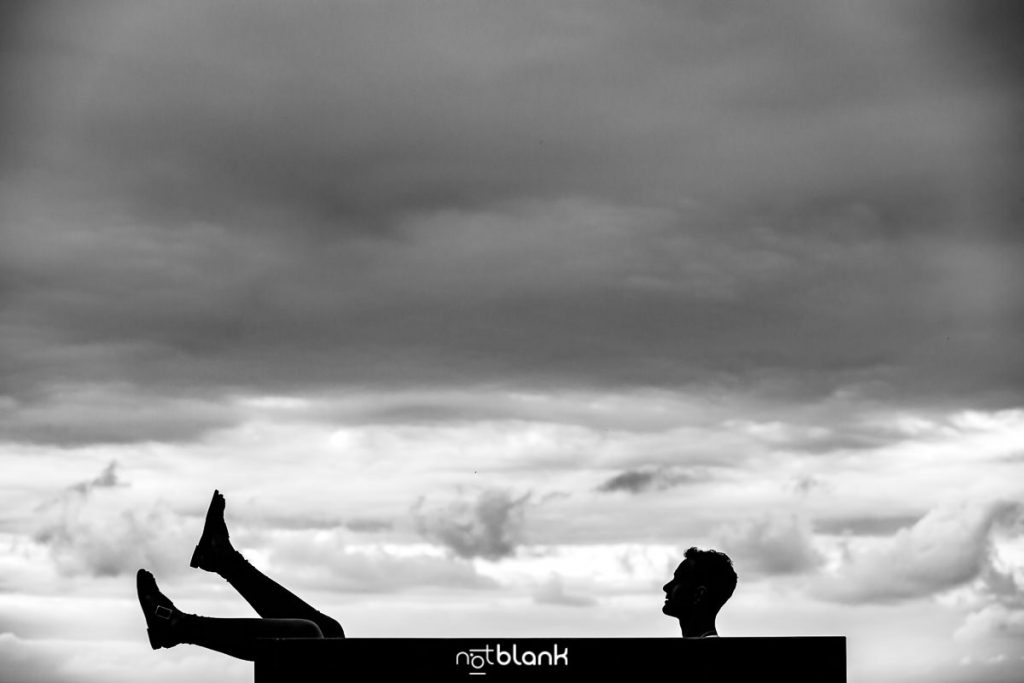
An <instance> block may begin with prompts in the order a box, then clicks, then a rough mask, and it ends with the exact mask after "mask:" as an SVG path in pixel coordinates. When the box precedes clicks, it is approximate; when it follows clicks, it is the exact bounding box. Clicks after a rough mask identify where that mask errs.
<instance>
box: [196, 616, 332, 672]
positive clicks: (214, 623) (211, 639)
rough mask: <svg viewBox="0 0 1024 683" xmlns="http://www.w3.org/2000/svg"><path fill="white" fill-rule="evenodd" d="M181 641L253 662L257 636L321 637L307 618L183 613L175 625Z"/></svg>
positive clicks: (321, 634) (315, 626)
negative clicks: (264, 617) (219, 616)
mask: <svg viewBox="0 0 1024 683" xmlns="http://www.w3.org/2000/svg"><path fill="white" fill-rule="evenodd" d="M176 632H177V634H178V638H179V640H180V641H181V642H182V643H189V644H192V645H199V646H202V647H205V648H208V649H210V650H216V651H217V652H222V653H224V654H226V655H230V656H232V657H237V658H239V659H245V660H248V661H250V662H251V661H255V659H256V654H257V652H258V651H259V649H260V643H259V640H260V639H261V638H323V637H324V636H323V632H321V630H320V627H319V626H317V625H316V623H314V622H313V621H310V620H308V619H218V618H215V617H199V616H195V615H191V614H188V615H183V619H182V621H181V623H180V624H178V625H177V626H176Z"/></svg>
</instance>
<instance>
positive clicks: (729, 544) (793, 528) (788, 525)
mask: <svg viewBox="0 0 1024 683" xmlns="http://www.w3.org/2000/svg"><path fill="white" fill-rule="evenodd" d="M713 536H714V537H715V538H716V539H718V540H719V541H720V547H719V548H717V549H718V550H721V551H722V552H724V553H726V554H727V555H729V556H730V557H731V558H732V560H733V564H734V565H735V567H736V571H737V574H738V575H739V576H740V577H741V578H742V577H743V576H744V575H745V573H746V572H751V573H753V574H755V575H756V574H767V575H782V574H800V573H804V572H808V571H812V570H814V569H816V568H817V567H819V566H820V565H821V564H822V563H823V562H824V556H823V555H822V554H821V552H820V551H819V550H818V549H817V548H816V547H815V543H814V535H813V533H812V532H811V527H810V524H808V522H807V521H806V520H805V519H802V518H800V517H798V516H797V515H785V514H771V515H768V516H767V517H765V518H762V519H752V520H746V521H742V522H736V523H733V524H730V525H727V526H724V527H722V528H720V529H718V530H717V532H715V533H713Z"/></svg>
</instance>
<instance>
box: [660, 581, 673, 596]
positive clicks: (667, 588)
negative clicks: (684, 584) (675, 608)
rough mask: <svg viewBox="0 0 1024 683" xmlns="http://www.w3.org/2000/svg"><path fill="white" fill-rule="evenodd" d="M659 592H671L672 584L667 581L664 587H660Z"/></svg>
mask: <svg viewBox="0 0 1024 683" xmlns="http://www.w3.org/2000/svg"><path fill="white" fill-rule="evenodd" d="M661 590H663V591H665V593H668V592H669V591H670V590H672V582H671V581H669V582H668V583H666V584H665V585H664V586H662V587H661Z"/></svg>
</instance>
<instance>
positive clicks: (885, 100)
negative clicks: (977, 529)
mask: <svg viewBox="0 0 1024 683" xmlns="http://www.w3.org/2000/svg"><path fill="white" fill-rule="evenodd" d="M39 7H40V9H36V10H32V11H28V10H25V11H23V12H22V14H23V15H24V16H23V17H21V18H20V19H19V21H18V22H16V23H17V27H16V28H13V29H9V34H10V35H11V36H12V37H11V38H10V39H7V37H6V35H7V34H5V49H4V52H3V69H4V73H5V74H11V75H12V78H13V80H12V81H11V82H12V83H14V85H12V86H10V87H12V88H22V89H23V91H19V92H21V94H23V95H24V97H18V98H16V99H15V100H12V101H11V102H14V103H5V104H4V105H3V112H2V118H0V125H2V126H3V129H4V130H3V133H4V138H5V139H17V141H18V144H17V149H18V153H17V154H12V155H5V159H4V161H3V162H0V179H2V180H3V183H2V185H0V200H2V204H3V207H4V208H3V210H2V213H0V221H2V227H3V237H2V239H3V249H2V250H0V304H2V311H3V313H2V316H0V332H2V335H0V354H2V355H3V357H4V365H5V368H11V369H10V370H5V376H4V382H3V385H0V392H2V393H3V394H4V395H6V396H8V397H9V401H8V402H7V403H5V404H4V405H5V407H7V408H9V409H8V410H6V415H5V425H7V426H6V427H5V429H4V431H5V434H7V435H13V437H12V436H8V437H7V438H17V439H22V440H41V441H49V442H54V441H56V442H59V443H73V442H95V441H109V440H112V441H123V440H132V439H137V438H145V435H146V433H147V432H150V431H152V433H154V434H155V437H154V438H160V439H166V440H173V439H178V438H194V437H195V436H196V435H199V434H202V433H204V432H205V431H207V430H209V429H211V428H214V427H215V426H216V425H214V424H206V423H203V424H200V423H196V422H195V421H194V420H193V419H191V418H189V417H188V416H187V415H186V416H185V417H184V418H182V420H181V421H180V422H179V423H176V424H171V425H166V424H163V423H159V424H158V423H157V422H154V423H153V424H152V425H149V426H147V425H148V424H149V423H148V422H147V420H149V419H150V418H144V419H141V421H140V422H139V423H137V424H138V430H134V429H132V428H128V429H126V431H125V432H119V431H116V430H115V431H111V430H109V429H107V428H103V427H101V428H98V429H97V430H90V429H89V428H88V426H87V425H82V424H77V425H71V426H61V423H60V422H58V426H57V427H56V428H55V429H54V430H53V431H51V432H49V433H47V432H46V431H45V430H44V429H42V427H40V426H39V425H38V424H36V425H32V424H30V425H29V426H24V424H25V423H26V421H28V422H31V420H30V419H29V417H26V411H28V410H30V409H29V408H26V407H25V406H29V405H31V401H33V400H37V399H38V396H39V395H40V394H41V393H45V389H46V388H48V387H50V386H52V385H53V384H54V383H56V382H58V381H59V382H61V383H63V384H65V385H69V386H74V385H83V386H93V385H96V384H98V383H105V384H106V383H111V382H123V383H125V384H128V385H137V386H142V387H146V388H147V389H148V390H150V391H152V392H153V393H157V394H159V393H170V394H188V395H191V394H195V393H199V394H202V395H204V396H208V397H210V399H211V400H217V398H218V397H219V396H220V395H222V394H223V393H225V392H235V391H237V392H240V393H250V392H251V393H275V392H283V393H289V392H294V393H301V392H307V391H311V390H323V389H328V388H331V387H337V386H339V385H342V386H374V387H380V386H384V387H389V386H390V387H394V386H423V385H428V386H436V385H441V384H444V385H455V386H461V385H474V384H483V383H486V384H490V385H501V386H510V387H517V388H522V387H530V388H537V387H540V388H550V387H556V386H557V387H565V386H568V387H573V388H593V387H597V388H608V387H613V388H621V387H634V386H659V387H673V388H674V387H679V386H681V385H690V386H693V387H697V388H701V389H703V388H707V387H717V388H719V389H721V388H723V387H724V388H725V389H726V390H729V389H733V390H742V391H751V390H752V391H760V392H762V393H765V394H767V395H770V396H773V397H780V396H781V397H784V398H786V399H789V400H808V399H812V398H820V397H823V396H828V395H832V394H835V393H836V392H841V391H846V392H848V393H852V394H856V395H860V396H865V397H873V398H878V397H881V398H890V399H894V400H902V399H905V398H908V397H911V398H914V399H916V400H923V399H928V400H936V399H935V397H937V396H948V395H952V393H953V392H952V389H954V388H955V390H956V391H955V394H956V395H957V396H958V397H971V399H970V400H971V401H978V402H981V401H983V400H987V401H989V402H992V403H1003V404H1005V403H1012V402H1014V401H1016V400H1018V399H1019V388H1020V386H1022V385H1024V381H1022V380H1024V376H1022V372H1024V370H1022V368H1021V367H1020V364H1019V363H1017V362H1016V360H1015V359H1016V349H1015V348H1014V346H1013V344H1012V340H1014V339H1016V338H1019V336H1020V334H1019V333H1020V331H1021V326H1022V323H1024V314H1022V311H1021V299H1020V296H1019V291H1021V289H1022V286H1024V282H1022V275H1021V271H1020V269H1019V268H1016V267H1015V264H1016V263H1017V262H1019V261H1020V256H1021V253H1020V249H1021V246H1020V244H1019V242H1017V241H1016V239H1015V238H1012V239H1011V238H1010V237H1008V235H1009V233H1008V232H1007V231H1006V230H1005V229H1003V228H1002V227H1001V226H1002V222H1003V221H1004V219H1003V218H1000V217H999V216H997V215H996V214H994V213H992V212H990V211H988V208H989V207H990V205H991V202H989V201H988V199H989V198H991V197H992V196H994V195H996V194H998V193H999V192H997V191H1000V192H1002V194H1003V195H1005V194H1006V192H1005V189H1006V188H1007V182H1008V181H1006V179H1005V177H1004V176H1003V175H1002V174H1000V172H999V170H998V169H992V168H989V167H988V166H987V165H986V158H987V157H986V154H987V153H988V151H989V150H990V149H993V148H995V147H996V146H997V145H996V143H997V142H1001V141H1002V138H1001V137H1000V136H1001V135H1002V134H1001V133H999V131H998V130H997V129H993V128H992V127H991V126H990V124H991V123H992V121H993V120H994V118H999V117H1001V116H1002V114H1003V111H1004V105H1005V99H1004V98H1002V97H1001V96H1000V95H1001V92H1002V91H1001V90H1000V89H999V88H998V86H993V87H992V88H991V89H989V90H987V91H985V92H984V93H981V94H979V93H978V92H977V90H975V89H971V88H969V87H967V85H965V79H963V78H962V77H960V76H958V75H957V74H955V73H951V74H948V75H947V72H946V71H945V70H943V68H942V67H943V62H942V60H938V59H936V58H935V55H947V54H950V53H951V52H952V51H953V50H954V47H949V48H943V47H942V41H941V40H939V39H938V37H940V36H944V35H946V34H945V33H944V32H945V31H947V28H946V25H945V24H942V25H941V26H940V25H937V24H933V23H925V24H923V26H924V28H923V29H920V30H924V31H925V32H926V36H925V38H927V39H920V40H910V39H909V38H908V36H910V35H912V34H913V31H916V30H918V24H917V23H916V20H917V19H919V18H920V16H919V15H917V14H914V11H912V10H901V11H900V12H896V11H895V10H891V9H888V8H886V7H884V6H883V5H882V4H881V3H879V4H878V5H877V6H873V5H864V6H860V5H858V6H857V7H850V6H847V5H846V4H845V3H800V4H797V5H793V6H787V7H788V9H769V8H765V7H763V6H761V5H759V4H757V3H731V4H729V5H728V7H723V8H716V9H709V8H708V7H707V6H706V5H703V4H701V3H678V4H659V3H647V4H640V5H636V6H631V7H629V8H625V7H624V6H622V5H619V4H615V3H600V2H599V3H593V2H564V3H554V4H552V3H529V2H528V3H515V4H508V3H494V4H489V5H481V4H479V3H462V2H454V1H453V2H442V3H432V4H431V5H429V7H428V6H427V5H421V4H417V3H402V2H382V3H345V4H321V3H315V4H314V3H297V4H289V5H288V6H287V7H286V6H284V5H281V4H280V3H270V2H251V3H239V4H234V3H232V4H226V3H225V4H220V3H218V4H216V5H212V6H211V5H208V4H192V3H116V2H115V3H90V4H89V5H88V6H87V7H84V6H79V5H77V4H75V5H70V4H68V5H65V4H63V3H42V4H40V5H39ZM72 7H73V10H72V9H71V8H72ZM920 11H921V12H924V10H920ZM979 12H980V10H979ZM984 16H986V15H983V14H979V17H980V19H979V21H982V20H984V21H988V20H987V19H985V18H984ZM983 23H984V22H983ZM965 31H967V29H965ZM914 35H916V34H914ZM932 38H935V39H934V40H933V39H932ZM955 49H956V50H960V51H964V52H966V53H967V54H975V52H976V51H977V50H980V49H982V44H981V43H978V42H977V41H975V42H972V41H971V40H969V39H967V38H962V39H961V40H959V41H957V42H956V44H955ZM1013 49H1014V48H1006V50H1010V51H1012V50H1013ZM944 50H945V51H944ZM979 68H981V67H979ZM993 68H994V67H993ZM1004 80H1006V81H1008V79H1004ZM996 82H997V83H998V82H1003V81H999V80H998V79H997V81H996ZM993 130H994V131H995V132H992V131H993ZM996 138H999V139H996ZM1004 147H1005V146H1004ZM1001 154H1002V156H1001V157H1000V158H1001V159H1004V160H1005V159H1007V158H1008V157H1007V155H1008V154H1010V153H1009V152H1002V153H1001ZM1000 163H1003V162H1000ZM1008 163H1009V161H1006V162H1005V163H1004V166H1005V165H1006V164H1008ZM997 213H998V212H997ZM999 215H1000V216H1002V215H1003V214H999ZM965 400H966V399H965ZM177 407H178V408H180V409H181V410H182V411H184V412H186V413H187V412H188V408H187V406H184V405H180V404H179V405H178V406H177ZM442 417H443V416H442ZM224 420H230V416H226V417H224ZM98 422H99V423H102V422H103V421H102V420H99V421H98ZM172 422H173V420H172ZM214 422H215V423H216V424H221V423H222V420H221V418H217V419H216V420H214ZM135 432H140V433H139V434H135ZM827 447H829V448H831V447H832V445H831V444H830V445H828V446H827Z"/></svg>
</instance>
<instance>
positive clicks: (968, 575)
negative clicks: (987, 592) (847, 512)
mask: <svg viewBox="0 0 1024 683" xmlns="http://www.w3.org/2000/svg"><path fill="white" fill-rule="evenodd" d="M1020 513H1021V507H1020V505H1018V504H1015V503H1007V502H997V503H977V502H964V503H960V504H954V505H946V506H943V507H939V508H936V509H934V510H932V511H931V512H929V513H928V514H927V515H925V516H924V517H922V518H921V519H920V520H918V521H917V522H916V523H915V524H914V525H913V526H911V527H909V528H905V529H901V530H900V531H898V532H896V533H895V534H894V535H892V536H890V537H887V538H883V539H863V538H858V539H849V540H848V541H847V546H846V549H845V552H844V557H843V561H842V564H841V565H840V566H839V567H838V569H837V571H835V572H833V573H831V574H829V575H827V576H824V577H822V579H821V580H820V581H819V582H818V583H817V584H816V585H815V587H814V590H815V592H816V593H817V594H818V595H819V596H821V597H822V598H824V599H827V600H833V601H836V602H845V603H862V602H882V603H885V602H899V601H902V600H911V599H914V598H920V597H925V596H929V595H932V594H934V593H937V592H940V591H944V590H947V589H950V588H954V587H956V586H960V585H963V584H965V583H967V582H969V581H971V580H973V579H975V578H977V577H978V576H979V575H980V574H981V573H982V571H983V570H984V569H985V568H986V567H987V566H988V565H989V563H990V561H991V548H990V533H991V531H992V529H993V527H995V526H996V525H999V524H1002V523H1005V522H1011V521H1013V520H1014V519H1015V518H1016V517H1018V516H1019V515H1020Z"/></svg>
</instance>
